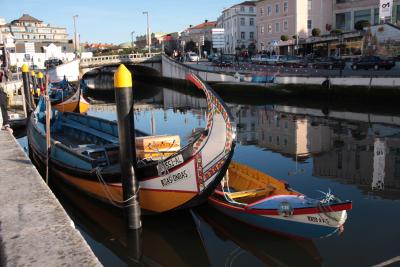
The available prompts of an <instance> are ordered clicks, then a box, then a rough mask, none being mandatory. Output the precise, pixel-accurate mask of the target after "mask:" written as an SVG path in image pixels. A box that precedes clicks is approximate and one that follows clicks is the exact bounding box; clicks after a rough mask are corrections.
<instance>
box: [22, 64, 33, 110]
mask: <svg viewBox="0 0 400 267" xmlns="http://www.w3.org/2000/svg"><path fill="white" fill-rule="evenodd" d="M21 70H22V83H23V87H24V102H25V108H26V113H27V114H26V115H27V117H28V116H29V115H30V114H31V113H32V111H33V109H32V103H31V97H30V95H31V90H30V86H29V67H28V66H27V65H26V64H24V65H22V68H21Z"/></svg>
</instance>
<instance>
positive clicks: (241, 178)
mask: <svg viewBox="0 0 400 267" xmlns="http://www.w3.org/2000/svg"><path fill="white" fill-rule="evenodd" d="M221 184H222V186H220V187H218V188H217V189H216V191H215V193H214V194H213V195H212V196H210V197H209V203H210V204H211V205H212V206H214V207H215V208H217V209H218V210H220V211H221V212H223V213H224V214H226V215H228V216H230V217H233V218H235V219H237V220H239V221H242V222H244V223H246V224H250V225H252V226H255V227H257V228H260V229H264V230H267V231H272V232H276V233H280V234H284V235H288V236H293V237H302V238H319V237H326V236H329V235H332V234H334V233H336V232H339V231H342V230H343V225H344V223H345V221H346V219H347V210H350V209H351V208H352V203H351V202H350V201H340V200H339V199H337V198H336V197H334V196H333V195H332V194H330V193H327V194H326V195H325V197H324V198H322V199H312V198H309V197H307V196H304V195H303V194H300V193H298V192H296V191H294V190H293V189H291V188H290V187H289V186H288V185H287V184H286V183H284V182H282V181H279V180H277V179H275V178H273V177H271V176H268V175H266V174H264V173H262V172H260V171H257V170H255V169H252V168H250V167H248V166H246V165H242V164H238V163H231V165H230V166H229V169H228V172H227V176H226V177H225V179H224V180H223V181H222V182H221Z"/></svg>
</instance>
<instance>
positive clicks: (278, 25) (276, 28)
mask: <svg viewBox="0 0 400 267" xmlns="http://www.w3.org/2000/svg"><path fill="white" fill-rule="evenodd" d="M275 32H280V23H279V22H277V23H275Z"/></svg>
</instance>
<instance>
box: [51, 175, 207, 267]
mask: <svg viewBox="0 0 400 267" xmlns="http://www.w3.org/2000/svg"><path fill="white" fill-rule="evenodd" d="M50 181H53V182H52V183H51V186H52V188H53V190H54V192H55V193H56V195H57V198H58V199H60V202H61V203H62V205H63V207H64V208H65V209H66V211H67V212H68V214H69V216H70V217H71V218H72V219H73V221H74V222H75V224H76V225H77V226H78V227H79V228H80V229H81V230H83V232H84V236H85V237H86V240H87V242H88V243H89V244H91V248H92V250H93V251H94V252H95V254H96V255H97V257H99V259H100V260H101V261H102V262H103V264H105V262H108V263H109V265H110V266H118V265H125V264H126V265H128V266H132V264H135V263H137V259H136V256H137V253H138V250H141V251H142V257H141V262H142V263H143V265H144V266H171V267H181V266H182V267H183V266H201V267H204V266H209V265H210V264H209V263H208V259H207V255H206V254H205V251H204V249H203V247H202V243H201V241H200V238H199V236H198V234H197V231H196V227H195V225H194V224H193V220H192V217H191V216H190V214H189V213H188V212H179V213H174V214H169V215H168V214H166V215H160V216H156V217H154V216H146V217H143V218H142V221H143V228H142V233H141V238H140V239H141V240H142V242H141V246H142V247H141V248H140V247H136V246H135V242H136V240H137V237H135V236H132V235H131V233H129V232H128V230H127V226H126V222H125V220H124V216H123V214H122V212H121V210H119V209H115V208H111V207H108V206H105V205H103V204H101V203H99V202H95V201H93V200H92V199H91V198H89V197H87V196H85V195H83V194H79V192H77V191H76V190H75V189H74V188H72V187H70V186H66V185H65V184H63V183H59V181H57V180H56V179H54V180H52V179H50ZM88 236H89V237H90V238H89V237H88ZM91 239H94V241H95V242H93V241H91ZM102 245H103V246H105V247H106V248H107V249H109V250H110V252H108V251H107V250H104V248H102ZM120 261H123V263H121V264H118V262H120ZM105 265H106V264H105Z"/></svg>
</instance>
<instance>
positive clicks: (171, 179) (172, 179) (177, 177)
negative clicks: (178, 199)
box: [161, 170, 189, 187]
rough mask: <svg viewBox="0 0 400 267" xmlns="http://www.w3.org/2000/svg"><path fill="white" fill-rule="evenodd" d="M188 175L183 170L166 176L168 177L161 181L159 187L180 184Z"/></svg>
mask: <svg viewBox="0 0 400 267" xmlns="http://www.w3.org/2000/svg"><path fill="white" fill-rule="evenodd" d="M188 177H189V175H188V174H187V172H186V170H183V171H181V172H178V173H176V174H171V175H168V177H165V178H164V179H162V180H161V185H162V186H163V187H165V186H169V185H171V184H174V183H176V182H180V181H182V180H184V179H186V178H188Z"/></svg>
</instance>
